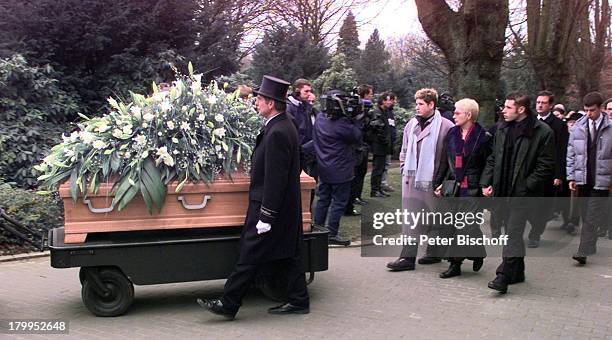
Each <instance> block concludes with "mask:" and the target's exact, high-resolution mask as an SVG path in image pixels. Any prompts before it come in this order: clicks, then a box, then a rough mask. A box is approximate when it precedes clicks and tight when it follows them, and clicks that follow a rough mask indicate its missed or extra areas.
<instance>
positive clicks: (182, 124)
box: [181, 122, 191, 131]
mask: <svg viewBox="0 0 612 340" xmlns="http://www.w3.org/2000/svg"><path fill="white" fill-rule="evenodd" d="M190 129H191V128H190V127H189V123H188V122H182V123H181V130H185V131H189V130H190Z"/></svg>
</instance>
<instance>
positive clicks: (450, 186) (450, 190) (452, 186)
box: [442, 179, 459, 197]
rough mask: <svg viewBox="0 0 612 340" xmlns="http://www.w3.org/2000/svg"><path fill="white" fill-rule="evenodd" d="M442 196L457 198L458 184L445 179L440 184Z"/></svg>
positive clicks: (452, 180)
mask: <svg viewBox="0 0 612 340" xmlns="http://www.w3.org/2000/svg"><path fill="white" fill-rule="evenodd" d="M442 196H443V197H457V196H459V182H457V181H456V180H454V179H447V180H444V181H443V182H442Z"/></svg>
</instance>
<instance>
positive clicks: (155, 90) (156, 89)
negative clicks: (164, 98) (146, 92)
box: [152, 82, 159, 94]
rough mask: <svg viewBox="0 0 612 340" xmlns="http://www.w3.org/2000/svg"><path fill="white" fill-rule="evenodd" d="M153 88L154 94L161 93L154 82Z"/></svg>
mask: <svg viewBox="0 0 612 340" xmlns="http://www.w3.org/2000/svg"><path fill="white" fill-rule="evenodd" d="M152 88H153V94H155V93H157V92H159V89H158V88H157V84H155V82H153V86H152Z"/></svg>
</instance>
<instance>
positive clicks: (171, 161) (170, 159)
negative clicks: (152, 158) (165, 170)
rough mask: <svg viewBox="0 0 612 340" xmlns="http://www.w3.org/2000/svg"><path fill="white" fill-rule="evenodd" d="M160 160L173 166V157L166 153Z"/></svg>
mask: <svg viewBox="0 0 612 340" xmlns="http://www.w3.org/2000/svg"><path fill="white" fill-rule="evenodd" d="M162 160H163V161H164V164H166V165H167V166H174V159H173V158H172V156H170V155H168V156H167V157H164V158H162Z"/></svg>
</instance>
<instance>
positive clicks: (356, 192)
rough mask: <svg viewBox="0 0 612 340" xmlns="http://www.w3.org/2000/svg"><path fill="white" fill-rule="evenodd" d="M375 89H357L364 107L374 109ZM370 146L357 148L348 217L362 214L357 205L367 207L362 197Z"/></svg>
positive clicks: (365, 122) (362, 144)
mask: <svg viewBox="0 0 612 340" xmlns="http://www.w3.org/2000/svg"><path fill="white" fill-rule="evenodd" d="M373 92H374V88H373V87H372V85H366V84H363V85H359V86H358V87H357V94H358V95H359V98H360V99H361V102H362V104H363V105H364V107H367V108H371V107H372V96H373ZM366 125H367V116H366V117H365V118H364V119H363V126H364V129H365V127H367V126H366ZM364 129H362V135H364V136H365V131H364ZM368 149H369V147H368V144H367V143H366V142H364V141H362V142H361V143H360V144H358V145H356V147H355V177H354V178H353V182H352V183H351V197H350V198H349V201H348V204H347V205H346V211H345V212H344V215H346V216H358V215H360V213H359V212H358V211H357V210H355V204H358V205H366V204H368V202H367V201H366V200H364V199H363V198H362V197H361V193H362V192H363V181H364V179H365V176H366V174H367V173H368Z"/></svg>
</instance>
